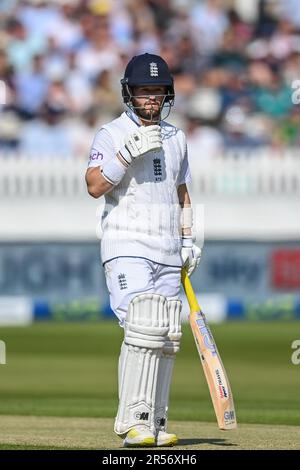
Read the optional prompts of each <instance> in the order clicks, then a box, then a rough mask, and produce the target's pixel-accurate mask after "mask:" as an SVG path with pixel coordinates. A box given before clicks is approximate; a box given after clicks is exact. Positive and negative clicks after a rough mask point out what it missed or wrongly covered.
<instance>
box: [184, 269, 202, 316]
mask: <svg viewBox="0 0 300 470" xmlns="http://www.w3.org/2000/svg"><path fill="white" fill-rule="evenodd" d="M181 282H182V285H183V289H184V292H185V295H186V298H187V301H188V303H189V306H190V310H191V312H199V311H200V310H201V309H200V306H199V304H198V301H197V298H196V295H195V292H194V289H193V286H192V283H191V281H190V278H189V276H188V273H187V270H186V269H185V268H182V269H181Z"/></svg>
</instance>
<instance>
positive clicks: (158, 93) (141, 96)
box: [133, 86, 167, 120]
mask: <svg viewBox="0 0 300 470" xmlns="http://www.w3.org/2000/svg"><path fill="white" fill-rule="evenodd" d="M166 93H167V90H166V87H165V86H139V87H135V88H134V89H133V96H134V99H133V104H134V106H135V107H136V108H138V112H139V115H140V116H141V117H142V118H143V117H144V118H145V119H151V120H152V119H155V118H156V117H158V116H159V114H160V109H161V105H162V102H163V100H164V98H165V95H166Z"/></svg>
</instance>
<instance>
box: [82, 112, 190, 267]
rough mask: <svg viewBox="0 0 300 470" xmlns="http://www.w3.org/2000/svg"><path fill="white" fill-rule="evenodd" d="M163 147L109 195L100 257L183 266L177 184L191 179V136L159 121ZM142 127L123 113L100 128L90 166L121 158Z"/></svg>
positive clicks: (136, 162) (137, 164) (137, 161)
mask: <svg viewBox="0 0 300 470" xmlns="http://www.w3.org/2000/svg"><path fill="white" fill-rule="evenodd" d="M160 126H161V133H162V140H163V148H162V149H161V150H159V151H156V152H148V153H147V154H145V155H144V156H142V157H140V158H138V159H134V160H133V162H132V164H131V165H130V167H129V168H128V170H127V172H126V174H125V176H124V178H123V179H122V181H121V182H120V183H119V184H118V185H117V186H115V187H114V188H113V189H112V190H111V191H110V192H108V193H106V194H105V196H104V197H105V209H104V211H103V215H102V230H103V236H102V241H101V258H102V262H103V263H105V262H106V261H109V260H111V259H114V258H117V257H120V256H132V257H141V258H147V259H149V260H151V261H154V262H156V263H161V264H165V265H168V266H178V267H180V266H181V265H182V261H181V256H180V250H181V226H180V207H179V203H178V196H177V188H178V186H179V185H180V184H183V183H188V182H190V180H191V177H190V171H189V165H188V157H187V146H186V138H185V135H184V133H183V132H182V130H180V129H178V128H176V127H175V126H173V125H171V124H169V123H167V122H165V121H161V122H160ZM137 127H139V123H138V119H137V117H136V116H135V115H134V114H133V113H131V112H124V113H122V114H121V116H120V117H118V118H117V119H115V120H113V121H112V122H110V123H108V124H105V125H104V126H102V128H101V129H100V130H99V131H98V132H97V134H96V136H95V139H94V142H93V145H92V150H91V153H90V160H89V167H96V166H101V165H103V164H104V163H105V162H107V161H108V160H109V159H111V158H116V154H117V153H118V151H119V150H120V149H121V148H122V147H123V146H124V138H125V136H126V135H127V134H131V133H133V132H135V131H136V130H137Z"/></svg>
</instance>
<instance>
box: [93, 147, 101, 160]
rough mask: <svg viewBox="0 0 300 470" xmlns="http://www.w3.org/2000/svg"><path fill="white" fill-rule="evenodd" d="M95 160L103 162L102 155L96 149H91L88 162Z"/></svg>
mask: <svg viewBox="0 0 300 470" xmlns="http://www.w3.org/2000/svg"><path fill="white" fill-rule="evenodd" d="M95 160H98V161H101V160H103V153H101V152H99V151H98V150H97V149H94V148H92V150H91V153H90V162H94V161H95Z"/></svg>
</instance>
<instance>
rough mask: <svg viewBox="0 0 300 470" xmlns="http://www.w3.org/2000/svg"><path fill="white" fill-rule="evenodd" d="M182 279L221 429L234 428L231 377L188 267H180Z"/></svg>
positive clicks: (197, 343) (235, 423)
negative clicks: (203, 310) (227, 372)
mask: <svg viewBox="0 0 300 470" xmlns="http://www.w3.org/2000/svg"><path fill="white" fill-rule="evenodd" d="M181 281H182V285H183V288H184V291H185V294H186V297H187V300H188V303H189V306H190V314H189V323H190V326H191V329H192V332H193V335H194V339H195V342H196V346H197V349H198V353H199V356H200V359H201V364H202V366H203V370H204V374H205V377H206V380H207V384H208V388H209V392H210V396H211V399H212V402H213V406H214V410H215V413H216V417H217V422H218V426H219V428H220V429H222V430H228V429H235V428H236V427H237V422H236V415H235V409H234V403H233V397H232V393H231V389H230V384H229V380H228V378H227V374H226V371H225V368H224V366H223V363H222V360H221V357H220V354H219V352H218V349H217V346H216V343H215V340H214V338H213V335H212V334H211V331H210V329H209V326H208V324H207V321H206V318H205V315H204V314H203V313H202V311H201V308H200V306H199V304H198V301H197V298H196V295H195V292H194V290H193V286H192V284H191V281H190V279H189V277H188V275H187V271H186V269H185V268H183V269H182V271H181Z"/></svg>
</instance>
